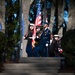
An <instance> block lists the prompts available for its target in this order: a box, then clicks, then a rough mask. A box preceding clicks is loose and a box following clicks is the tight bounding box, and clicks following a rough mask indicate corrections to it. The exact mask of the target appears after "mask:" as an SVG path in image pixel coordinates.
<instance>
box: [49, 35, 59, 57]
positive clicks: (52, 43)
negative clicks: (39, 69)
mask: <svg viewBox="0 0 75 75" xmlns="http://www.w3.org/2000/svg"><path fill="white" fill-rule="evenodd" d="M57 50H58V45H57V41H56V40H55V38H54V35H53V34H51V35H50V43H49V45H48V53H49V57H54V56H55V52H56V51H57Z"/></svg>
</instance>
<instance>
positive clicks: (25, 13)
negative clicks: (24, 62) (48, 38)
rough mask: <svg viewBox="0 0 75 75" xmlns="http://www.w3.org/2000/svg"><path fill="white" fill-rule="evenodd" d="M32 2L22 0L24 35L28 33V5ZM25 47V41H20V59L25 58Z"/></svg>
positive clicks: (30, 0)
mask: <svg viewBox="0 0 75 75" xmlns="http://www.w3.org/2000/svg"><path fill="white" fill-rule="evenodd" d="M32 1H33V0H22V11H23V15H24V21H25V26H24V34H26V33H27V31H28V25H29V21H28V14H29V8H30V4H31V3H32ZM26 45H27V40H24V39H22V57H27V53H26Z"/></svg>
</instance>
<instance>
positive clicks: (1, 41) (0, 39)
mask: <svg viewBox="0 0 75 75" xmlns="http://www.w3.org/2000/svg"><path fill="white" fill-rule="evenodd" d="M5 47H6V37H5V34H4V33H2V32H0V71H1V67H2V65H3V64H2V53H3V51H4V50H5Z"/></svg>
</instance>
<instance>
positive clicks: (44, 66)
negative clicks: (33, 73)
mask: <svg viewBox="0 0 75 75" xmlns="http://www.w3.org/2000/svg"><path fill="white" fill-rule="evenodd" d="M59 68H60V64H58V65H57V64H40V63H39V64H36V63H34V64H32V63H30V64H29V63H26V64H24V63H19V64H4V69H8V70H10V69H12V70H15V69H16V70H18V69H19V70H23V69H24V70H25V69H48V70H49V69H59Z"/></svg>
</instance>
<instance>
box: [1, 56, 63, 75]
mask: <svg viewBox="0 0 75 75" xmlns="http://www.w3.org/2000/svg"><path fill="white" fill-rule="evenodd" d="M63 59H64V57H38V58H36V57H29V58H21V59H20V61H19V63H11V64H4V71H3V73H1V74H0V75H9V74H11V75H13V74H14V75H51V74H52V75H53V74H56V73H58V72H59V69H60V68H61V60H63Z"/></svg>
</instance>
